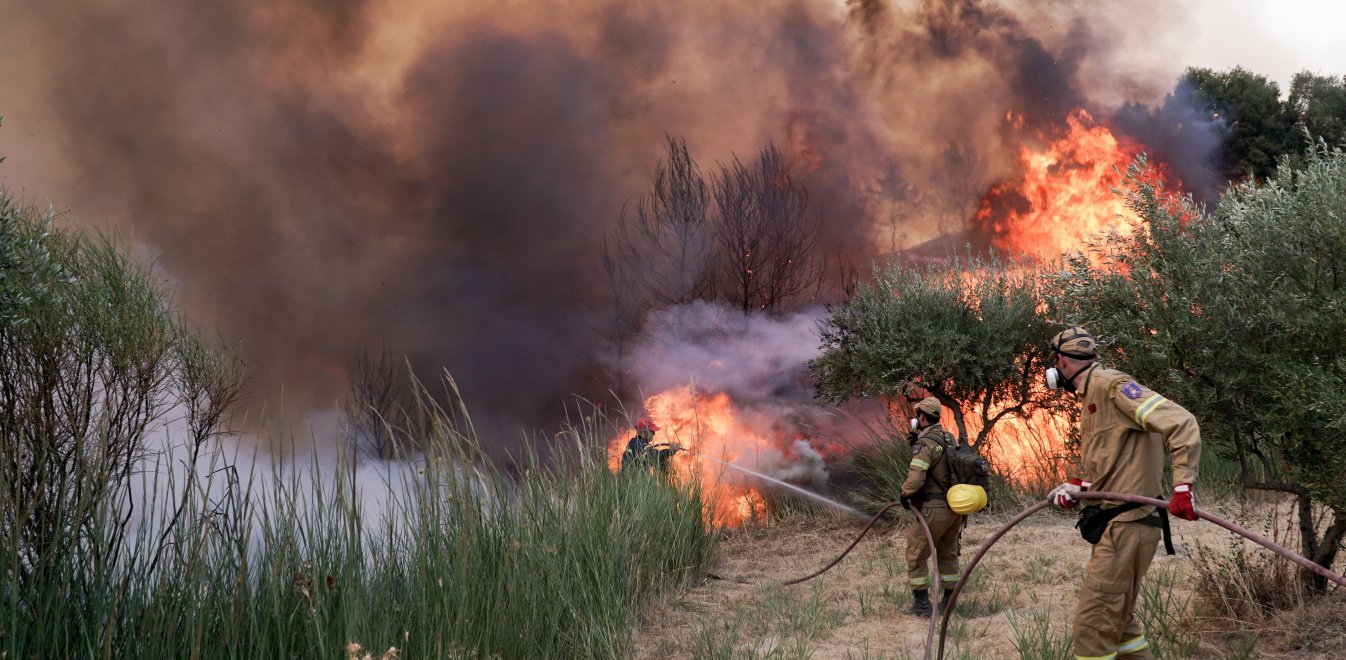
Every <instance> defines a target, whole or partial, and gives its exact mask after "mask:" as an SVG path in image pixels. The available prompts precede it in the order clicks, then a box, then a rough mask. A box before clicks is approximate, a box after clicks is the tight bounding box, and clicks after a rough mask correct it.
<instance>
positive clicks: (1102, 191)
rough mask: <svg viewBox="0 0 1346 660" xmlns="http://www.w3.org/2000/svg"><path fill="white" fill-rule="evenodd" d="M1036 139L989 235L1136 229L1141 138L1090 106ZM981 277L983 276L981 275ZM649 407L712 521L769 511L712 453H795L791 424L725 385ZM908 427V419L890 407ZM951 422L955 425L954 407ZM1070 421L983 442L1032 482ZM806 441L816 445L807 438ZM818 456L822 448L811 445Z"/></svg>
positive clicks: (1025, 247)
mask: <svg viewBox="0 0 1346 660" xmlns="http://www.w3.org/2000/svg"><path fill="white" fill-rule="evenodd" d="M1007 120H1008V121H1009V123H1010V126H1011V128H1012V129H1014V130H1023V127H1024V122H1023V121H1022V118H1019V117H1015V116H1014V115H1012V114H1011V115H1008V116H1007ZM1032 142H1033V143H1034V145H1040V146H1033V145H1029V144H1025V145H1024V146H1022V147H1020V153H1019V165H1020V172H1019V175H1018V176H1017V177H1016V178H1013V179H1010V180H1007V181H1005V182H1003V183H1000V184H998V185H995V186H993V187H992V188H991V189H990V190H989V191H988V192H987V193H986V195H985V196H984V197H983V198H982V201H981V206H980V209H979V211H978V212H977V214H976V217H975V219H974V227H975V228H976V229H978V230H979V231H980V232H981V233H982V235H985V236H989V237H990V244H991V245H992V246H993V247H995V248H996V249H997V250H998V251H1000V252H1001V253H1002V254H1005V255H1008V256H1010V257H1028V258H1030V259H1032V260H1036V261H1044V260H1049V259H1053V258H1055V257H1057V256H1058V255H1060V254H1062V253H1072V252H1074V253H1078V252H1084V248H1085V247H1086V244H1087V242H1088V241H1089V240H1090V238H1091V237H1092V236H1095V235H1097V234H1099V233H1100V232H1104V231H1108V230H1115V231H1120V232H1126V231H1129V227H1130V225H1131V224H1132V223H1133V222H1135V220H1136V218H1135V216H1134V214H1133V213H1132V212H1131V211H1130V210H1129V209H1128V208H1127V207H1126V205H1125V202H1124V200H1123V199H1122V198H1121V197H1120V196H1119V195H1118V194H1117V193H1116V191H1115V190H1116V188H1117V187H1118V186H1119V184H1120V183H1121V180H1122V176H1121V174H1120V172H1121V171H1124V170H1125V169H1126V167H1127V166H1128V165H1129V164H1130V163H1131V162H1132V161H1133V159H1134V158H1135V157H1136V155H1137V154H1138V153H1139V152H1140V151H1141V147H1140V145H1138V144H1135V143H1134V142H1131V141H1129V140H1127V139H1125V138H1119V137H1117V136H1116V135H1114V134H1113V133H1112V131H1111V130H1109V129H1108V128H1107V127H1106V126H1104V125H1102V124H1099V123H1097V122H1096V121H1095V120H1094V119H1093V117H1091V116H1090V115H1089V114H1088V113H1087V112H1085V111H1083V110H1077V111H1075V112H1074V113H1072V114H1071V115H1070V116H1069V117H1068V119H1067V121H1066V126H1065V129H1064V131H1063V132H1062V133H1061V134H1060V135H1059V136H1056V137H1050V138H1047V137H1042V136H1037V137H1036V138H1034V139H1033V140H1032ZM972 277H975V276H972ZM645 407H646V410H647V411H648V412H649V414H650V415H651V416H652V417H654V419H655V420H656V421H657V423H658V424H659V425H660V426H661V427H662V429H661V431H660V433H659V435H658V437H657V438H656V440H655V442H656V444H657V443H659V442H669V441H675V442H678V443H681V444H682V445H683V446H684V447H686V448H687V449H689V450H691V451H689V452H681V453H678V454H676V455H675V456H674V458H673V459H672V461H671V465H670V471H671V473H672V475H673V478H675V479H678V480H680V481H683V482H691V481H693V480H696V481H699V483H700V484H701V488H702V497H703V500H704V502H705V507H706V517H707V520H708V521H709V522H711V523H712V524H715V525H719V526H728V527H732V526H737V525H740V524H742V523H743V522H744V521H746V520H750V519H753V518H760V517H762V516H763V515H764V514H765V513H766V512H767V499H766V498H765V497H764V496H763V494H762V491H761V490H760V486H761V484H760V483H755V482H753V481H752V480H751V478H750V477H746V476H745V475H743V474H741V473H739V472H736V471H732V470H729V469H728V468H725V467H724V466H723V465H722V464H720V463H717V462H715V461H710V460H703V459H700V458H698V456H710V457H714V458H717V459H720V460H722V461H726V462H732V463H736V464H740V465H744V466H747V467H757V466H759V465H760V464H761V462H762V460H763V457H764V456H771V457H774V458H773V459H772V460H776V461H780V460H784V461H787V462H788V461H790V460H798V459H799V456H797V455H793V452H792V451H791V446H792V445H791V441H792V440H794V441H796V442H797V439H794V438H790V437H789V435H790V434H789V433H788V432H778V431H771V432H763V431H761V430H760V429H763V428H771V426H772V425H771V424H770V423H764V422H763V420H760V419H756V418H754V419H751V420H748V419H747V417H749V416H750V415H748V414H747V413H746V412H745V411H744V410H742V409H740V408H739V407H737V406H736V405H735V403H734V402H733V401H732V400H731V398H730V397H729V395H727V394H724V393H699V392H697V391H696V390H695V389H694V388H691V387H682V388H678V389H673V390H668V391H665V392H661V393H659V394H657V395H655V396H652V397H650V398H649V399H648V400H646V401H645ZM973 408H974V406H968V409H967V410H966V411H965V412H966V413H967V415H966V419H965V422H966V426H967V433H968V435H969V436H970V437H975V436H976V434H977V432H978V430H979V428H980V422H979V420H978V419H977V417H978V416H977V415H976V414H974V410H973ZM891 414H892V415H893V416H894V418H895V419H894V420H893V421H894V422H895V423H896V424H898V425H899V428H900V427H903V426H905V424H906V420H905V419H904V418H903V419H896V418H897V417H899V416H901V415H902V413H899V412H898V411H897V410H896V409H894V410H892V411H891ZM943 422H944V424H945V427H946V428H947V429H949V430H950V431H954V430H956V425H955V423H954V420H953V418H952V415H950V414H949V411H948V410H947V409H946V411H945V415H944V420H943ZM1069 431H1070V429H1069V428H1068V421H1067V420H1066V419H1065V418H1063V417H1060V416H1057V415H1053V414H1049V413H1048V412H1045V411H1038V412H1036V413H1035V414H1033V415H1031V416H1029V417H1027V418H1024V417H1019V416H1007V417H1005V418H1003V419H1001V420H1000V421H999V422H998V423H997V426H996V428H995V430H994V431H993V432H992V434H991V436H990V437H989V438H988V440H987V442H986V445H985V446H984V447H983V448H982V449H983V451H984V453H985V454H986V455H987V456H988V458H990V459H991V460H992V462H993V464H994V465H995V466H996V470H997V472H999V473H1001V474H1003V475H1005V476H1006V477H1008V478H1010V479H1011V480H1013V481H1016V482H1018V483H1020V484H1023V485H1038V486H1041V485H1044V482H1047V481H1051V480H1053V479H1057V478H1059V477H1060V476H1061V475H1060V472H1061V470H1062V469H1063V468H1064V467H1065V466H1063V465H1062V464H1061V457H1062V456H1063V455H1064V451H1063V450H1064V446H1065V443H1066V439H1067V438H1068V437H1069ZM632 435H634V430H631V429H627V430H625V432H624V433H623V434H621V435H619V436H618V437H616V438H614V439H613V440H612V441H611V443H610V445H609V465H610V466H611V467H612V469H614V470H616V469H618V468H619V467H620V465H621V454H622V452H623V450H624V449H625V447H626V443H627V440H628V439H629V438H630V437H631V436H632ZM805 446H806V447H808V445H807V443H805ZM808 451H809V452H811V453H812V454H813V458H814V459H817V457H818V454H817V453H816V451H813V449H812V448H811V447H809V449H808Z"/></svg>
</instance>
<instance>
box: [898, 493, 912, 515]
mask: <svg viewBox="0 0 1346 660" xmlns="http://www.w3.org/2000/svg"><path fill="white" fill-rule="evenodd" d="M897 501H899V502H901V503H902V508H904V509H906V510H908V511H911V498H910V497H907V496H906V495H903V496H902V497H899V498H898V500H897Z"/></svg>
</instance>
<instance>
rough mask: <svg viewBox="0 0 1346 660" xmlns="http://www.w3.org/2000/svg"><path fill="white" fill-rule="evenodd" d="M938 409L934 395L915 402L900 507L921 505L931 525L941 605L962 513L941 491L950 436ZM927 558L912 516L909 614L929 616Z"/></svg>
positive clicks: (948, 473) (949, 475) (947, 481)
mask: <svg viewBox="0 0 1346 660" xmlns="http://www.w3.org/2000/svg"><path fill="white" fill-rule="evenodd" d="M939 413H940V403H939V399H936V398H934V397H927V398H925V399H922V400H921V401H920V403H917V404H916V417H915V418H913V419H912V420H911V422H912V430H913V433H912V435H913V436H915V437H914V438H913V439H912V445H911V456H912V457H911V467H910V468H908V470H907V480H906V482H905V483H903V484H902V506H903V507H904V508H907V509H910V508H911V507H913V506H914V507H916V508H918V509H920V511H921V515H922V516H924V517H925V522H926V525H928V526H929V527H930V535H931V536H932V537H933V538H934V539H935V552H936V557H937V558H938V560H939V582H940V584H941V585H942V586H943V587H944V598H943V599H941V600H940V605H941V606H943V604H944V602H945V601H947V600H948V596H949V592H950V591H951V590H952V589H953V585H954V584H956V583H957V582H958V578H959V576H960V573H959V571H958V544H959V540H960V537H961V536H962V533H963V521H965V520H966V519H967V516H960V515H958V514H956V513H954V512H953V511H951V510H950V509H949V504H948V501H947V499H946V496H945V493H946V491H948V489H949V487H950V486H951V485H952V484H953V470H952V469H951V468H950V467H949V460H948V457H947V449H948V448H950V447H952V446H953V444H952V443H953V441H954V438H953V436H951V435H949V434H948V433H947V432H946V431H945V430H944V429H943V428H942V427H941V426H940V425H939ZM929 558H930V546H929V545H928V544H927V542H926V540H925V533H924V532H922V531H921V524H920V523H919V522H917V521H916V520H915V519H913V520H912V521H911V527H910V528H908V529H907V580H908V582H909V583H910V584H911V593H912V605H911V609H909V610H907V612H908V613H909V614H915V615H917V616H930V615H931V607H930V573H929V571H928V570H927V568H926V560H928V559H929Z"/></svg>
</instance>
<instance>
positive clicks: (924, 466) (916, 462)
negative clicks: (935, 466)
mask: <svg viewBox="0 0 1346 660" xmlns="http://www.w3.org/2000/svg"><path fill="white" fill-rule="evenodd" d="M911 466H912V467H914V468H917V469H920V470H929V469H930V464H929V463H926V462H925V461H923V460H921V459H919V458H913V459H911Z"/></svg>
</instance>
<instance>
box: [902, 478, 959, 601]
mask: <svg viewBox="0 0 1346 660" xmlns="http://www.w3.org/2000/svg"><path fill="white" fill-rule="evenodd" d="M921 515H923V516H925V523H926V525H929V526H930V536H931V537H933V538H934V539H935V551H936V552H935V556H936V558H937V559H939V581H940V583H941V584H943V585H944V587H945V588H948V589H952V588H953V585H954V584H955V583H957V582H958V578H959V577H960V576H961V573H959V571H958V545H959V540H960V539H961V537H962V535H963V522H964V521H965V520H967V516H960V515H958V514H956V513H954V512H953V511H950V510H949V505H948V504H947V503H945V502H943V501H942V500H930V501H928V502H926V503H925V504H923V505H922V506H921ZM928 559H930V546H929V544H928V543H927V542H926V540H925V533H924V532H922V531H921V523H920V522H919V521H917V520H916V518H915V516H913V517H912V519H911V526H910V527H908V528H907V582H908V583H909V584H910V585H911V588H912V590H913V591H916V590H920V589H928V588H930V570H929V567H928V562H927V561H926V560H928Z"/></svg>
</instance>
